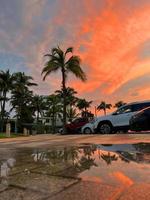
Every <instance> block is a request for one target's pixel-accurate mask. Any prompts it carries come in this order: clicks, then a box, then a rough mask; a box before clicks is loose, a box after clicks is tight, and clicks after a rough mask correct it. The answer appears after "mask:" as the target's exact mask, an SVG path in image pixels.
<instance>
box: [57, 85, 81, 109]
mask: <svg viewBox="0 0 150 200" xmlns="http://www.w3.org/2000/svg"><path fill="white" fill-rule="evenodd" d="M55 93H56V94H57V95H58V96H59V97H60V98H63V90H56V91H55ZM75 94H77V92H76V91H75V90H74V88H71V87H67V88H66V105H67V106H70V108H72V106H74V105H75V104H76V102H77V101H78V98H77V97H76V96H75Z"/></svg>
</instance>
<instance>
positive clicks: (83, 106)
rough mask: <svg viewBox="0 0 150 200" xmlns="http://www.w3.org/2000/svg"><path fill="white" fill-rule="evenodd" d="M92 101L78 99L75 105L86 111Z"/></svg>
mask: <svg viewBox="0 0 150 200" xmlns="http://www.w3.org/2000/svg"><path fill="white" fill-rule="evenodd" d="M91 103H92V101H86V100H85V99H78V102H77V107H78V109H79V110H81V111H87V109H88V108H89V107H90V106H91Z"/></svg>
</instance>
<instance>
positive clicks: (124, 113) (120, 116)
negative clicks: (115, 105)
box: [112, 105, 134, 127]
mask: <svg viewBox="0 0 150 200" xmlns="http://www.w3.org/2000/svg"><path fill="white" fill-rule="evenodd" d="M133 114H134V112H133V110H132V106H131V105H127V106H124V107H122V108H120V109H118V110H117V111H116V112H115V113H113V114H112V115H113V116H112V123H113V126H114V127H117V126H129V120H130V118H131V117H132V115H133Z"/></svg>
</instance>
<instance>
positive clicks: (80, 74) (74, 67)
mask: <svg viewBox="0 0 150 200" xmlns="http://www.w3.org/2000/svg"><path fill="white" fill-rule="evenodd" d="M80 63H81V60H80V58H79V57H78V56H72V57H71V58H70V59H69V60H68V61H67V62H66V70H67V72H72V73H73V74H74V75H75V76H76V77H77V78H79V79H81V80H82V81H86V79H87V78H86V75H85V73H84V71H83V70H82V69H81V67H80Z"/></svg>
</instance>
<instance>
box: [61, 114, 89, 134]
mask: <svg viewBox="0 0 150 200" xmlns="http://www.w3.org/2000/svg"><path fill="white" fill-rule="evenodd" d="M88 122H89V121H88V118H82V117H81V118H77V119H75V120H73V121H72V122H70V123H68V124H67V125H66V130H67V133H79V132H81V128H82V126H84V125H85V124H87V123H88ZM59 132H60V133H62V132H63V129H62V128H61V129H60V130H59Z"/></svg>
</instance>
